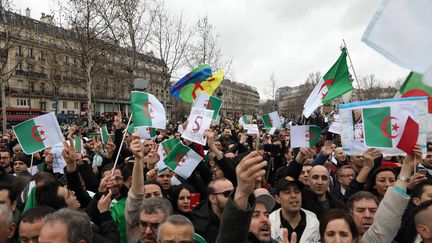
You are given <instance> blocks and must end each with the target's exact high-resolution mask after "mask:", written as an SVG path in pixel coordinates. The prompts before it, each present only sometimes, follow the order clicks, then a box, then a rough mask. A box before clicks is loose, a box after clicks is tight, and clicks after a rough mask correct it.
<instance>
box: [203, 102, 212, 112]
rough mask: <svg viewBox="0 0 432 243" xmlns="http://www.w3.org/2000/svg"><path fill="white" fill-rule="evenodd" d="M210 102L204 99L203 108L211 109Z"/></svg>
mask: <svg viewBox="0 0 432 243" xmlns="http://www.w3.org/2000/svg"><path fill="white" fill-rule="evenodd" d="M212 105H213V104H212V102H211V101H210V100H206V101H204V109H209V110H210V109H211V108H212Z"/></svg>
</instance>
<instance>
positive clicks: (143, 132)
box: [128, 123, 157, 139]
mask: <svg viewBox="0 0 432 243" xmlns="http://www.w3.org/2000/svg"><path fill="white" fill-rule="evenodd" d="M135 129H137V130H138V135H139V137H140V139H152V138H154V137H156V135H157V129H156V128H153V127H144V126H143V127H136V126H135V125H134V124H133V123H131V124H129V127H128V132H129V133H130V134H133V133H134V131H135Z"/></svg>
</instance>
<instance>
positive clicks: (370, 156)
mask: <svg viewBox="0 0 432 243" xmlns="http://www.w3.org/2000/svg"><path fill="white" fill-rule="evenodd" d="M380 156H381V152H380V151H379V150H378V149H376V148H368V149H366V151H365V152H364V153H363V159H364V164H363V166H366V167H369V168H371V169H372V168H373V167H374V161H375V159H377V158H378V157H380Z"/></svg>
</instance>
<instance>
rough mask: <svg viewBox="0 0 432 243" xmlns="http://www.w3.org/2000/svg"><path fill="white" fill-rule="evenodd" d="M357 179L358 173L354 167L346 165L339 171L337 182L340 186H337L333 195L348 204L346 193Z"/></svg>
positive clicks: (333, 190)
mask: <svg viewBox="0 0 432 243" xmlns="http://www.w3.org/2000/svg"><path fill="white" fill-rule="evenodd" d="M355 177H356V172H355V170H354V167H352V166H351V165H344V166H342V167H341V168H340V169H339V170H338V171H337V180H338V182H339V183H338V184H336V185H335V186H334V187H333V189H332V191H331V193H332V194H333V195H334V196H335V197H336V198H337V199H338V200H339V201H341V202H346V200H347V198H346V197H345V192H346V190H347V189H348V187H349V184H350V183H351V181H352V180H353V179H354V178H355Z"/></svg>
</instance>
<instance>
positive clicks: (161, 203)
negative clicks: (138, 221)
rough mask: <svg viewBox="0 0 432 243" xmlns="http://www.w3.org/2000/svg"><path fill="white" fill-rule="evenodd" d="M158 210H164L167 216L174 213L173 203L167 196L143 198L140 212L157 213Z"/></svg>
mask: <svg viewBox="0 0 432 243" xmlns="http://www.w3.org/2000/svg"><path fill="white" fill-rule="evenodd" d="M158 210H160V211H162V213H163V214H164V216H165V218H166V217H168V216H170V215H171V214H172V211H173V208H172V205H171V203H170V202H169V201H168V200H167V199H166V198H160V197H151V198H148V199H145V200H143V202H142V204H141V207H140V214H141V213H142V212H144V213H146V214H156V213H158Z"/></svg>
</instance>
